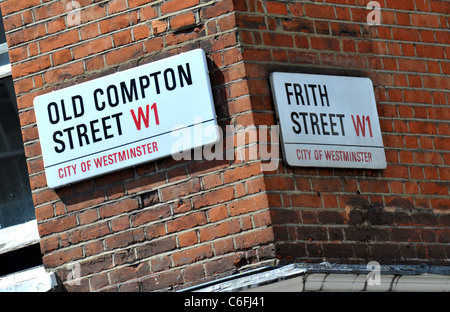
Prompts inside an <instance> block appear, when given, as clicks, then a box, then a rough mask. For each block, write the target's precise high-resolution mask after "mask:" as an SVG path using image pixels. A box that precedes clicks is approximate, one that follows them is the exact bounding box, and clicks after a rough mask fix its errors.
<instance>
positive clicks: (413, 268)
mask: <svg viewBox="0 0 450 312" xmlns="http://www.w3.org/2000/svg"><path fill="white" fill-rule="evenodd" d="M294 265H295V266H296V267H297V268H305V269H307V272H308V273H334V274H338V273H341V274H347V273H354V274H368V273H370V272H373V269H372V268H371V266H369V265H360V264H332V263H329V262H322V263H295V264H294ZM377 269H379V272H380V274H386V275H387V274H392V275H419V274H425V273H428V274H441V275H450V262H449V263H448V264H447V265H442V266H440V265H439V266H438V265H428V264H426V263H422V264H417V265H416V264H414V265H410V264H389V265H386V264H383V265H379V267H378V268H377Z"/></svg>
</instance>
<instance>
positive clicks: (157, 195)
mask: <svg viewBox="0 0 450 312" xmlns="http://www.w3.org/2000/svg"><path fill="white" fill-rule="evenodd" d="M367 2H368V1H362V0H326V1H320V2H319V1H266V0H211V1H207V0H170V1H161V0H154V1H151V0H113V1H98V0H94V1H93V0H80V1H77V3H78V4H79V5H80V6H79V8H77V7H75V9H73V7H72V4H71V3H72V2H71V1H52V0H50V1H44V0H28V1H19V0H5V1H2V2H1V9H2V14H3V16H4V24H5V30H6V32H7V41H8V46H9V49H10V50H9V53H10V60H11V64H12V73H13V78H14V83H15V90H16V94H17V102H18V108H19V116H20V121H21V126H22V135H23V139H24V142H25V143H24V145H25V153H26V157H27V164H28V170H29V174H30V182H31V187H32V192H33V200H34V204H35V206H36V217H37V220H38V226H39V234H40V236H41V250H42V253H43V260H44V265H45V266H46V268H47V269H48V270H54V271H56V272H57V274H58V276H59V278H60V279H61V280H62V281H63V282H64V281H66V280H67V279H69V282H70V283H67V282H66V283H65V287H66V288H67V289H68V290H70V291H138V290H141V291H148V290H168V289H176V288H179V287H186V286H189V285H193V284H195V283H200V282H204V281H208V280H210V279H213V278H216V277H220V276H223V275H227V274H231V273H233V272H236V270H240V269H244V268H247V267H251V266H255V265H267V264H273V263H276V262H278V263H286V262H291V261H304V262H321V261H323V259H324V258H325V259H327V261H330V262H338V263H367V262H368V261H371V260H376V261H379V262H380V263H421V262H427V263H434V264H447V265H448V259H449V255H450V247H449V246H450V245H449V237H450V233H449V228H450V216H449V208H450V205H449V164H450V153H449V146H450V142H449V138H450V123H449V116H450V112H449V106H448V97H449V92H448V90H449V89H450V86H449V81H450V80H449V78H448V75H449V73H450V66H449V65H450V61H449V60H448V56H449V54H450V42H449V31H448V29H449V28H450V25H449V14H448V12H449V4H448V2H446V1H437V0H436V1H434V0H415V1H393V0H381V1H379V2H380V4H381V11H380V15H381V25H369V24H368V23H367V15H368V14H369V12H370V10H368V9H367V8H366V5H367ZM77 18H78V20H77ZM196 48H201V49H203V50H204V51H205V52H206V55H207V59H208V67H209V71H210V79H211V84H212V89H213V95H214V102H215V108H216V112H217V116H218V120H219V124H220V125H221V127H222V129H223V130H224V136H226V134H227V133H226V131H225V129H226V126H227V125H228V126H229V125H232V126H234V127H235V129H236V131H235V132H234V133H232V134H231V135H232V137H233V138H234V142H235V144H232V145H237V146H233V150H232V151H231V154H232V155H233V156H234V157H232V159H230V158H225V160H217V159H216V160H207V159H204V160H181V161H176V160H174V159H172V158H170V157H169V158H165V159H161V160H158V161H156V162H150V163H147V164H144V165H140V166H137V167H135V168H130V169H125V170H122V171H119V172H116V173H113V174H109V175H105V176H101V177H98V178H95V179H91V180H87V181H84V182H80V183H77V184H74V185H71V186H67V187H63V188H59V189H50V188H48V187H47V185H46V179H45V174H44V167H43V161H42V156H41V149H40V143H39V137H38V132H37V127H36V120H35V115H34V110H33V99H34V97H36V96H38V95H41V94H44V93H48V92H51V91H53V90H58V89H62V88H65V87H68V86H71V85H74V84H77V83H81V82H84V81H88V80H92V79H95V78H98V77H101V76H105V75H108V74H112V73H115V72H117V71H121V70H124V69H127V68H131V67H135V66H138V65H141V64H145V63H149V62H152V61H155V60H159V59H163V58H165V57H168V56H171V55H175V54H178V53H181V52H185V51H190V50H192V49H196ZM273 71H287V72H298V73H317V74H333V75H348V76H358V77H369V78H371V79H372V82H373V84H374V87H375V94H376V102H377V107H378V113H379V116H380V123H381V131H382V134H383V141H384V145H385V153H386V158H387V162H388V166H387V168H386V169H385V170H353V169H317V168H289V167H287V166H286V165H284V163H283V162H282V161H281V162H280V163H279V165H278V166H277V167H276V169H274V170H271V171H264V170H262V168H261V164H262V161H261V160H260V158H259V157H258V158H257V159H254V158H252V157H250V154H251V150H252V148H254V147H258V145H259V144H258V138H256V139H255V137H254V136H252V135H248V134H249V133H248V131H245V130H248V129H256V128H249V127H252V126H253V127H254V126H257V127H258V126H263V125H275V124H276V121H275V114H274V108H273V103H272V94H271V92H270V87H269V80H268V75H269V74H270V73H271V72H273ZM242 129H244V130H242ZM246 135H248V136H246ZM241 139H244V140H241ZM239 140H241V141H240V142H241V143H242V142H243V144H238V143H237V142H238V141H239ZM224 145H225V143H224ZM226 148H227V146H224V149H226ZM228 148H229V146H228ZM192 154H194V152H193V153H192ZM280 157H281V154H280ZM77 266H78V268H79V270H78V271H77V270H72V268H73V267H77ZM73 272H80V275H79V276H75V279H73V277H74V273H73Z"/></svg>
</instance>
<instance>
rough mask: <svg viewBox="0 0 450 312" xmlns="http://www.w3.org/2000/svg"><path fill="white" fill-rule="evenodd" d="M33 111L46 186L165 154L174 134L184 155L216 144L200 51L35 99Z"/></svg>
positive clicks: (206, 77) (60, 184) (169, 149)
mask: <svg viewBox="0 0 450 312" xmlns="http://www.w3.org/2000/svg"><path fill="white" fill-rule="evenodd" d="M34 109H35V114H36V121H37V126H38V131H39V137H40V141H41V142H40V143H41V148H42V156H43V160H44V166H45V174H46V178H47V184H48V186H49V187H51V188H56V187H60V186H63V185H67V184H70V183H74V182H77V181H81V180H85V179H89V178H92V177H95V176H99V175H103V174H106V173H109V172H113V171H117V170H120V169H123V168H127V167H130V166H135V165H138V164H141V163H144V162H149V161H153V160H156V159H159V158H162V157H166V156H169V155H171V154H172V152H173V145H174V143H178V142H177V141H179V140H180V139H178V137H179V136H180V134H183V137H184V138H188V139H189V142H184V143H183V144H182V146H183V149H184V150H187V149H192V148H196V147H199V146H202V145H205V144H210V143H214V142H216V141H217V140H218V139H219V137H218V135H219V134H218V131H217V119H216V114H215V110H214V102H213V98H212V93H211V85H210V81H209V76H208V68H207V64H206V57H205V53H204V51H203V50H201V49H197V50H193V51H190V52H187V53H182V54H179V55H176V56H172V57H169V58H166V59H163V60H160V61H157V62H153V63H149V64H145V65H142V66H139V67H135V68H132V69H128V70H125V71H121V72H118V73H115V74H112V75H109V76H105V77H101V78H98V79H94V80H91V81H88V82H85V83H81V84H78V85H75V86H71V87H68V88H65V89H62V90H58V91H54V92H51V93H48V94H44V95H41V96H38V97H36V98H35V99H34ZM186 132H188V133H189V135H186ZM194 134H195V135H194ZM199 134H200V136H199ZM191 138H192V139H191ZM178 145H179V144H178ZM177 152H178V151H177Z"/></svg>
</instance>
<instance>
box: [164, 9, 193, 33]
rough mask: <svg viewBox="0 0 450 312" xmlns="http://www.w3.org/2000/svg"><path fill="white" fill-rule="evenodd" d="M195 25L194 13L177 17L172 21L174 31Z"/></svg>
mask: <svg viewBox="0 0 450 312" xmlns="http://www.w3.org/2000/svg"><path fill="white" fill-rule="evenodd" d="M192 25H195V17H194V14H193V13H192V12H187V13H184V14H180V15H176V16H174V17H172V18H171V19H170V26H171V28H172V29H178V28H185V27H190V26H192Z"/></svg>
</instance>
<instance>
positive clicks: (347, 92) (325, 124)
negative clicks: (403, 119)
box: [270, 72, 386, 169]
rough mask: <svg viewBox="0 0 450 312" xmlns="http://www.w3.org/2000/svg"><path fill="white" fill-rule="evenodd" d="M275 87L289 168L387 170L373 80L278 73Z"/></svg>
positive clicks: (275, 74)
mask: <svg viewBox="0 0 450 312" xmlns="http://www.w3.org/2000/svg"><path fill="white" fill-rule="evenodd" d="M270 83H271V88H272V94H273V99H274V104H275V109H276V114H277V118H278V122H279V124H280V128H281V141H282V146H283V155H284V159H285V161H286V163H287V164H288V165H290V166H294V167H295V166H300V167H334V168H367V169H385V168H386V157H385V154H384V147H383V140H382V137H381V130H380V124H379V120H378V113H377V108H376V103H375V95H374V92H373V86H372V82H371V80H370V79H369V78H358V77H341V76H328V75H312V74H295V73H280V72H275V73H272V74H271V75H270Z"/></svg>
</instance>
